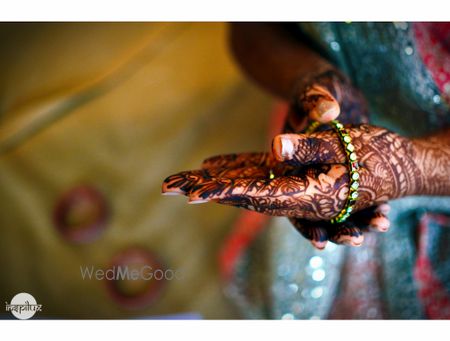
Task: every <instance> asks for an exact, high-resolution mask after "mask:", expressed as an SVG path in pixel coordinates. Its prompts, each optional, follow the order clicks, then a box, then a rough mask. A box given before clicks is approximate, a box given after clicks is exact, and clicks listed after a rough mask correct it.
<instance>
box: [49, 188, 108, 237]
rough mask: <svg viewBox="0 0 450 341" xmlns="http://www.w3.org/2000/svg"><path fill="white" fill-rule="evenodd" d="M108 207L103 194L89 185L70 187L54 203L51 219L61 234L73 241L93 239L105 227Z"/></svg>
mask: <svg viewBox="0 0 450 341" xmlns="http://www.w3.org/2000/svg"><path fill="white" fill-rule="evenodd" d="M108 216H109V213H108V207H107V205H106V202H105V199H104V197H103V195H102V194H101V193H100V192H99V191H97V190H96V189H95V188H93V187H90V186H78V187H75V188H72V189H71V190H69V191H67V192H66V193H64V194H63V195H62V196H61V199H59V200H58V202H57V203H56V206H55V209H54V214H53V220H54V223H55V225H56V228H57V229H58V231H59V232H60V233H61V235H62V236H63V237H64V238H65V239H67V240H69V241H71V242H74V243H87V242H91V241H93V240H95V239H96V238H98V237H99V236H100V234H101V232H102V231H103V230H104V229H105V228H106V226H107V225H106V223H107V220H108Z"/></svg>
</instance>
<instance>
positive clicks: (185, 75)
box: [0, 23, 272, 318]
mask: <svg viewBox="0 0 450 341" xmlns="http://www.w3.org/2000/svg"><path fill="white" fill-rule="evenodd" d="M226 33H227V32H226V25H225V24H222V23H132V24H131V23H101V24H99V23H62V24H56V23H53V24H43V23H33V24H24V23H22V24H2V25H0V41H1V47H0V75H1V78H0V231H1V237H0V268H1V270H2V275H1V277H0V297H1V299H2V300H3V302H10V300H11V298H12V297H13V296H14V295H15V294H17V293H19V292H23V291H25V292H28V293H30V294H32V295H33V296H34V297H35V298H36V300H37V301H38V303H40V304H42V305H43V312H42V313H39V314H40V315H39V317H49V318H99V317H100V318H101V317H104V318H115V317H147V316H161V315H168V314H182V313H195V314H199V315H200V316H201V317H202V318H236V317H239V316H238V315H237V314H236V311H235V310H234V309H233V307H232V305H231V304H230V303H229V302H228V301H227V299H226V298H225V297H224V295H223V289H222V286H221V281H220V276H219V270H218V263H217V254H218V251H219V249H220V246H221V245H222V243H223V241H224V238H225V237H226V236H227V234H228V233H229V230H230V227H231V225H232V223H233V221H234V219H235V218H236V216H237V215H238V213H239V211H238V210H236V209H233V208H229V207H223V206H219V205H214V204H207V205H187V204H186V199H185V198H183V197H164V196H161V195H160V187H161V182H162V180H163V179H164V178H165V177H166V176H167V175H170V174H172V173H175V172H177V171H180V170H185V169H192V168H197V167H198V166H199V164H200V162H201V161H202V160H203V159H204V158H206V157H208V156H211V155H215V154H220V153H229V152H241V151H257V150H263V149H267V148H268V145H267V141H266V128H267V127H266V125H267V122H268V114H269V112H270V109H271V105H272V99H271V98H270V97H269V96H268V95H267V94H265V93H263V92H261V91H260V90H259V89H257V88H256V87H254V86H253V85H252V84H250V83H249V82H248V81H247V80H246V79H245V78H244V76H243V75H242V74H241V73H240V72H239V70H238V68H237V66H236V65H235V64H234V63H233V60H232V57H231V55H230V52H229V51H228V46H227V39H226V38H227V37H226ZM79 186H84V187H83V188H88V189H90V190H92V191H94V192H96V193H99V194H100V195H101V196H100V197H95V198H94V199H93V200H94V201H93V203H92V202H90V201H89V200H88V201H87V202H84V201H83V200H81V204H80V205H81V206H80V205H79V206H80V207H81V208H80V207H78V206H77V205H75V206H73V207H71V208H69V209H68V211H67V212H65V213H66V214H68V215H73V217H72V218H73V219H74V221H75V223H73V224H72V225H71V227H69V229H70V228H74V229H76V228H77V224H79V225H80V224H81V225H83V222H85V223H86V222H87V223H88V225H89V222H90V221H91V220H92V219H94V220H95V219H96V218H95V217H96V211H95V207H94V208H92V205H94V206H95V204H96V203H97V204H98V201H103V204H104V205H105V206H106V207H108V212H109V214H108V216H107V218H106V220H105V221H104V223H103V225H102V226H103V228H104V229H103V230H102V231H101V233H100V234H99V235H98V236H97V237H96V238H91V239H89V240H85V241H84V242H83V243H79V242H74V241H73V240H70V238H67V237H65V236H64V234H62V233H60V232H59V230H58V229H57V228H56V225H55V221H54V218H53V216H54V214H55V210H57V205H58V203H60V202H61V200H63V198H67V196H69V197H70V196H71V195H73V194H71V193H73V192H71V190H73V189H74V188H79ZM71 210H73V211H74V212H71ZM136 247H137V248H139V250H141V251H142V252H144V253H145V252H147V253H148V254H150V255H152V256H154V257H155V258H157V259H158V260H159V261H160V263H161V264H163V266H164V268H166V269H181V270H183V272H184V274H185V276H184V278H183V279H182V280H178V281H175V280H172V281H166V282H165V283H164V284H163V286H162V289H155V287H154V286H153V287H152V286H150V287H148V288H147V287H146V284H142V283H141V284H138V288H136V285H137V284H136V283H134V284H133V283H128V284H127V283H124V284H123V285H122V286H121V287H119V289H120V290H122V291H123V292H122V294H124V295H125V296H126V295H128V296H127V297H128V298H129V297H130V296H133V295H136V297H138V299H137V301H139V295H141V294H142V292H145V291H146V290H148V291H152V290H155V295H154V298H153V299H152V300H149V301H145V300H143V303H142V302H141V303H142V304H137V305H136V306H135V307H134V308H133V309H130V306H127V305H124V304H123V303H121V302H122V301H121V300H120V299H117V298H114V295H111V294H110V292H109V291H108V290H107V287H106V285H105V282H104V281H97V280H83V279H82V277H81V274H80V266H84V265H88V266H91V265H92V266H95V267H96V268H107V267H108V266H109V265H110V264H111V262H112V260H113V259H116V257H117V255H121V254H123V252H125V254H126V251H127V250H131V249H134V248H136ZM119 257H120V256H119ZM125 263H126V260H125ZM119 289H118V290H119ZM120 290H119V291H120ZM119 294H120V293H119ZM119 296H120V295H119ZM144 296H145V295H144ZM0 314H1V315H0V316H3V317H5V318H9V317H10V315H9V313H5V312H2V313H0Z"/></svg>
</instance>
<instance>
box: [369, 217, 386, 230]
mask: <svg viewBox="0 0 450 341" xmlns="http://www.w3.org/2000/svg"><path fill="white" fill-rule="evenodd" d="M390 226H391V222H390V221H389V219H387V218H383V217H380V218H374V219H372V220H371V221H370V224H369V228H371V229H373V230H377V231H380V232H386V231H387V230H389V227H390Z"/></svg>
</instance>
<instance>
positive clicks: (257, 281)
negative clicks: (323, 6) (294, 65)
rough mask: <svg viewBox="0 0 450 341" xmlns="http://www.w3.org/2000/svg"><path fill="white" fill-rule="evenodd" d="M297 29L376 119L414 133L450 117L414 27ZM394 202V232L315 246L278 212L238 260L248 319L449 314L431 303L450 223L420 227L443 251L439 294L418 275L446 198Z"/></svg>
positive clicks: (445, 269)
mask: <svg viewBox="0 0 450 341" xmlns="http://www.w3.org/2000/svg"><path fill="white" fill-rule="evenodd" d="M300 27H301V30H302V31H303V32H304V33H305V34H306V35H308V36H309V37H310V38H312V39H313V40H314V41H315V42H316V43H317V46H319V48H320V49H321V52H322V53H323V54H324V55H326V56H328V57H329V59H330V60H332V61H333V62H334V63H335V64H337V65H338V66H339V67H340V69H341V70H343V71H344V72H345V73H346V74H347V75H348V76H350V78H351V79H352V81H353V82H354V84H355V85H356V86H357V87H358V88H360V89H361V90H362V91H363V93H364V94H365V96H366V98H367V100H368V102H369V107H370V119H371V123H372V124H375V125H380V126H384V127H386V128H388V129H391V130H393V131H395V132H397V133H399V134H402V135H405V136H411V137H413V136H421V135H424V134H427V133H430V132H433V131H436V130H438V129H439V128H441V127H443V126H447V125H449V124H450V115H449V107H448V104H447V103H446V101H445V100H444V99H445V96H444V95H445V94H443V93H442V91H441V88H440V87H438V86H437V85H436V82H435V81H434V80H433V75H432V73H431V72H430V70H429V69H428V68H427V66H426V65H425V64H424V62H423V59H422V56H421V55H420V54H419V53H418V51H417V41H416V36H415V34H414V30H413V27H412V24H409V23H355V24H353V23H305V24H300ZM391 206H392V210H391V213H390V214H389V218H390V220H391V230H390V231H389V232H388V233H386V234H375V233H367V234H366V242H365V243H364V245H363V246H362V247H360V248H350V247H344V246H336V245H334V244H332V243H328V245H327V247H326V249H325V250H324V251H317V250H315V249H314V248H313V247H312V246H311V245H310V243H309V242H308V241H307V240H305V239H304V238H303V237H301V236H300V235H299V234H298V233H297V232H296V231H295V229H294V228H293V227H292V226H291V225H290V223H289V222H288V221H287V219H284V218H274V219H272V221H271V223H270V226H268V227H267V229H266V230H264V232H263V233H261V235H260V236H259V237H258V238H257V239H256V240H255V242H253V243H252V245H251V246H250V247H249V249H248V250H247V252H246V253H245V254H244V256H243V257H241V259H240V260H239V262H238V264H237V266H236V269H235V276H234V279H233V280H232V281H231V282H230V284H229V285H228V287H227V293H228V294H229V295H230V296H231V297H232V298H233V299H234V301H235V302H236V303H237V304H238V306H239V307H240V308H241V312H242V314H243V316H244V317H247V318H273V319H326V318H338V319H380V318H391V319H392V318H394V319H422V318H445V316H446V315H442V314H441V315H440V314H439V312H438V313H435V314H434V315H430V313H429V309H428V310H427V307H429V306H430V305H431V306H433V305H435V304H436V297H441V298H442V297H443V296H442V295H444V296H445V295H448V292H449V289H450V266H449V262H448V261H447V260H448V259H450V251H447V250H445V246H444V245H443V244H442V242H440V241H442V240H444V239H445V238H450V230H449V229H444V230H442V231H441V232H440V234H439V236H437V235H436V234H434V235H433V234H431V233H430V232H431V231H435V230H433V229H431V230H429V231H428V232H424V233H428V234H427V241H428V244H427V250H428V251H429V253H428V256H430V257H432V255H433V254H436V253H438V254H439V257H438V258H436V257H434V258H433V259H435V260H436V259H438V261H436V262H435V263H434V264H433V267H434V269H435V271H436V270H437V271H438V273H439V276H438V284H439V285H440V288H441V289H442V288H443V289H442V290H443V292H444V293H443V294H442V295H441V296H436V295H435V296H432V295H430V294H429V293H430V292H433V290H435V289H436V288H437V286H436V285H433V283H430V282H429V281H427V278H425V279H423V278H422V277H423V273H424V272H425V273H428V272H429V269H428V270H427V269H426V268H423V267H422V268H420V267H419V268H418V264H417V259H418V258H417V255H418V251H417V238H416V237H417V234H418V233H419V232H420V231H419V230H418V229H417V226H418V225H419V222H420V220H421V217H422V216H423V215H424V214H428V213H426V212H434V214H439V215H440V216H441V215H450V199H449V198H444V197H442V198H436V197H435V198H430V197H410V198H404V199H400V200H396V201H393V202H391ZM443 238H444V239H443ZM419 266H420V264H419ZM418 269H419V270H418ZM418 274H422V277H420V276H418ZM425 277H426V276H425ZM424 288H425V289H426V290H428V291H426V290H425V289H424ZM424 290H425V291H424ZM436 290H437V289H436ZM424 292H425V294H424ZM427 293H428V294H427ZM433 297H434V298H433ZM445 297H446V296H445ZM445 308H446V307H443V308H442V309H443V311H447V310H445Z"/></svg>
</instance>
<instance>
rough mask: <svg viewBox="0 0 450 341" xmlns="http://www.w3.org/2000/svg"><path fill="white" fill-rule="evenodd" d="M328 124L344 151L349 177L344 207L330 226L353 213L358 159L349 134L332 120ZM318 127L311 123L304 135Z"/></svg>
mask: <svg viewBox="0 0 450 341" xmlns="http://www.w3.org/2000/svg"><path fill="white" fill-rule="evenodd" d="M330 124H331V125H332V126H333V128H334V130H335V131H336V132H337V134H338V136H339V139H340V140H341V143H342V146H343V147H344V149H345V153H346V155H347V161H348V172H349V177H350V186H349V189H350V190H349V192H348V197H347V201H346V202H345V206H344V208H343V209H342V210H341V211H340V212H339V214H338V215H337V216H336V217H334V218H333V219H331V221H330V222H331V223H332V224H336V223H342V222H344V221H345V220H346V219H347V218H348V217H349V216H350V213H351V212H352V211H353V206H354V205H355V203H356V199H357V198H358V188H359V172H358V169H359V166H358V157H357V156H356V153H355V146H354V145H353V144H352V138H351V137H350V134H349V133H348V132H347V130H346V129H345V128H344V126H343V125H342V123H340V122H339V121H337V120H333V121H331V122H330ZM320 125H321V123H319V122H317V121H314V122H312V123H311V124H310V125H309V127H308V128H307V129H306V131H305V133H306V134H310V133H313V132H314V131H315V130H316V129H317V128H318V127H319V126H320Z"/></svg>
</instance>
